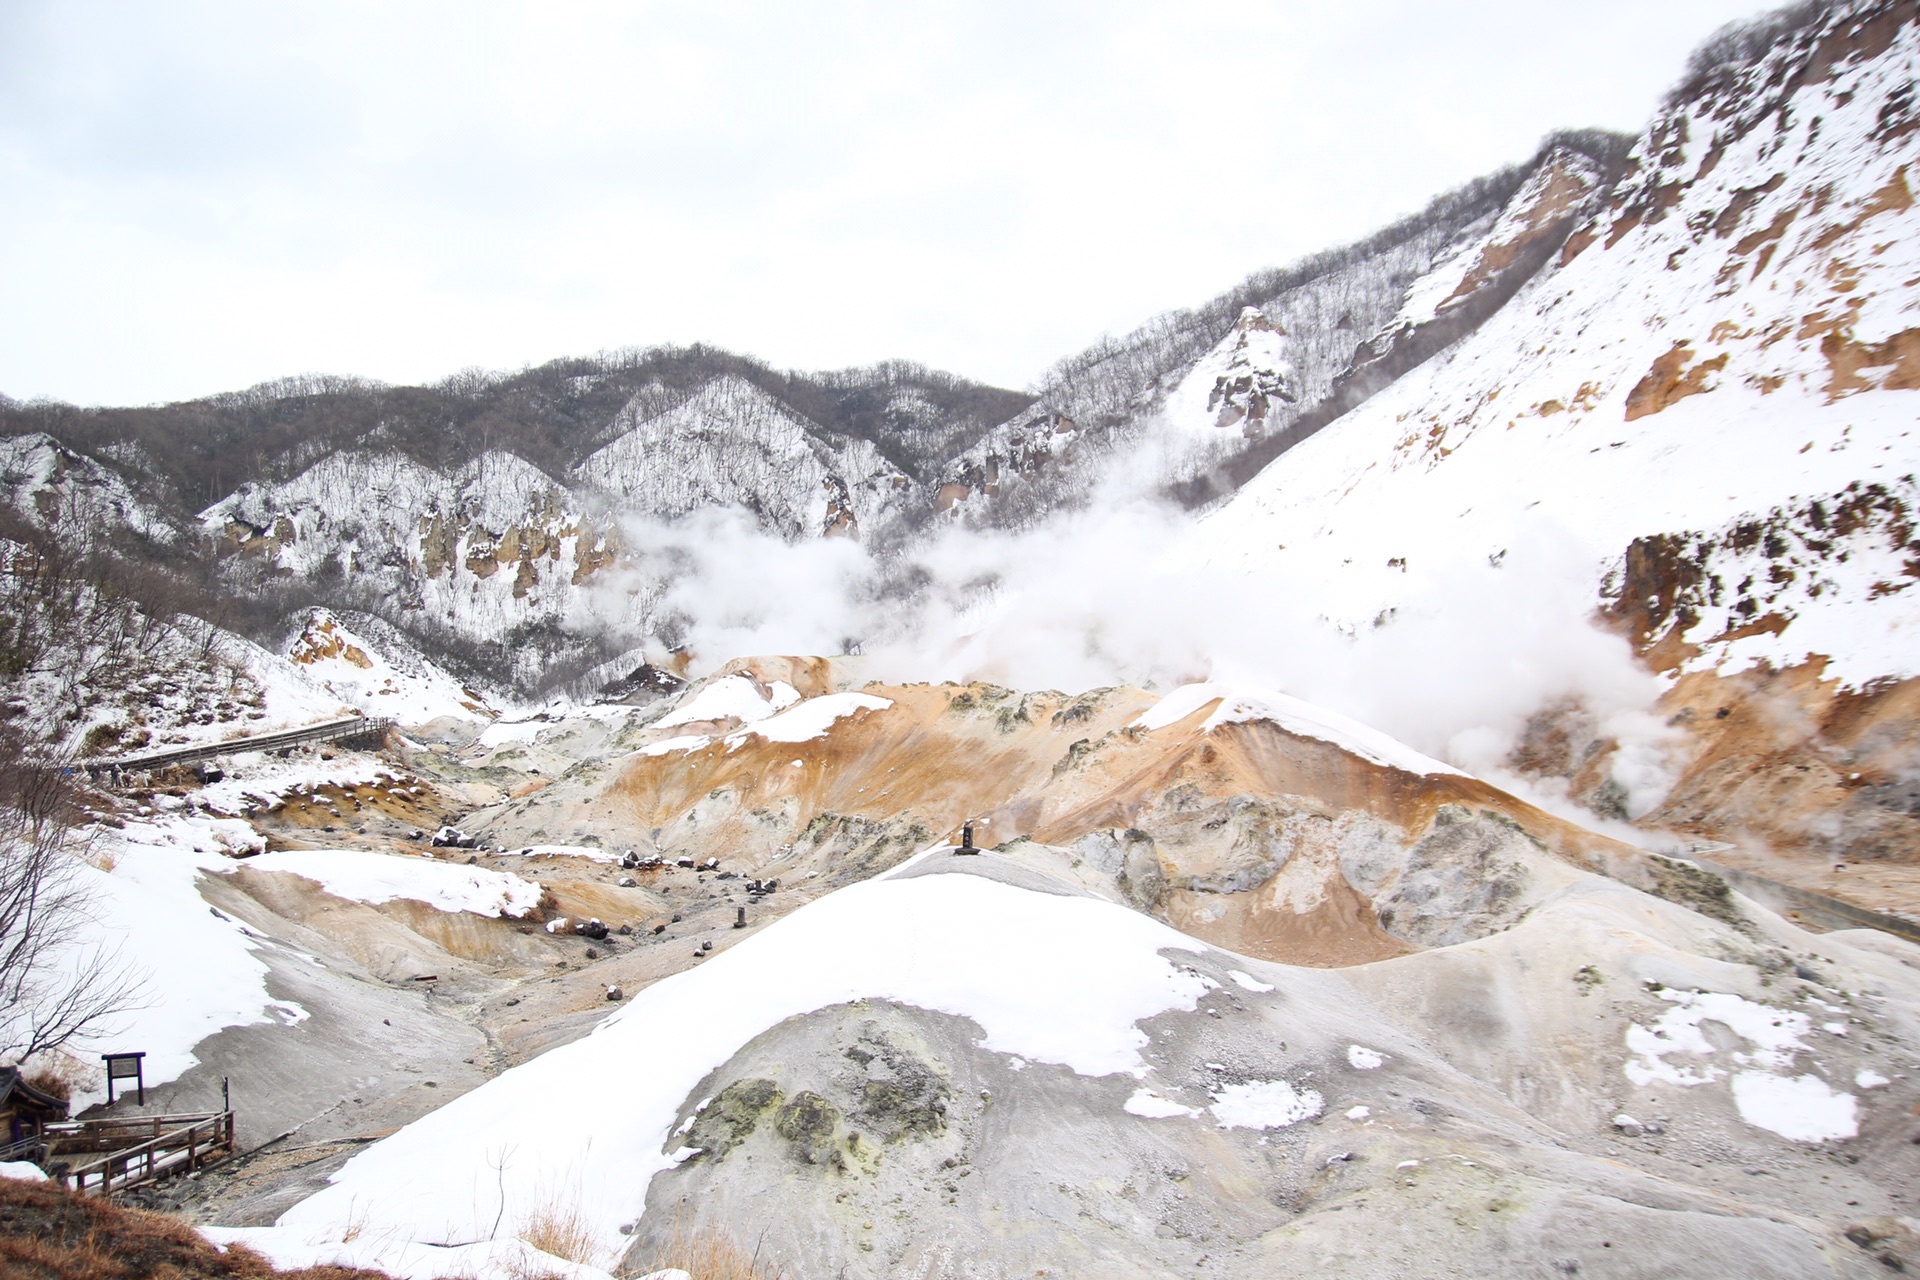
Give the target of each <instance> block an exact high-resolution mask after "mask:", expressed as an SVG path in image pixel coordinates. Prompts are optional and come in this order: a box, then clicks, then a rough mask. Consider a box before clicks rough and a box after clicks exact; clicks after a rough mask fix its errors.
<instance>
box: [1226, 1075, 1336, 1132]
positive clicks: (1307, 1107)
mask: <svg viewBox="0 0 1920 1280" xmlns="http://www.w3.org/2000/svg"><path fill="white" fill-rule="evenodd" d="M1324 1102H1325V1100H1324V1099H1322V1098H1321V1096H1320V1094H1319V1092H1318V1091H1316V1090H1313V1089H1295V1088H1294V1087H1293V1086H1292V1085H1290V1084H1288V1083H1287V1082H1286V1081H1285V1080H1255V1081H1252V1082H1251V1083H1248V1084H1230V1085H1228V1086H1226V1087H1225V1088H1224V1089H1221V1090H1220V1091H1219V1092H1218V1093H1216V1094H1214V1095H1213V1106H1211V1107H1209V1108H1208V1110H1210V1111H1212V1112H1213V1115H1214V1118H1215V1119H1216V1120H1218V1121H1219V1122H1220V1127H1221V1128H1222V1129H1284V1128H1286V1127H1287V1126H1288V1125H1290V1124H1298V1123H1299V1122H1300V1121H1302V1120H1310V1119H1312V1118H1313V1117H1314V1116H1317V1115H1319V1114H1320V1112H1321V1109H1322V1108H1323V1106H1324Z"/></svg>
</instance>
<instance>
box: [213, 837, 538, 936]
mask: <svg viewBox="0 0 1920 1280" xmlns="http://www.w3.org/2000/svg"><path fill="white" fill-rule="evenodd" d="M240 866H245V867H247V868H249V869H251V870H255V871H284V872H286V873H287V874H289V875H296V876H299V877H300V878H302V879H303V880H311V881H313V882H314V883H315V884H317V885H319V886H320V887H321V889H323V890H324V891H326V892H327V893H329V894H331V895H333V896H334V897H336V898H344V899H345V900H347V901H349V902H364V903H367V904H368V905H369V906H378V905H379V904H380V903H383V902H392V901H393V900H394V899H395V898H405V899H407V900H408V901H410V902H424V903H426V904H427V905H428V906H430V907H432V908H434V909H435V910H436V911H445V912H448V913H450V914H451V913H455V912H462V911H464V912H468V913H470V914H472V915H476V916H490V917H495V918H497V917H500V916H503V915H504V916H511V917H514V918H516V919H517V918H519V917H521V916H524V915H526V914H527V913H528V912H530V911H532V910H533V909H534V908H535V907H537V906H539V905H540V893H541V889H540V886H539V885H537V884H535V883H533V882H532V881H531V880H522V879H521V878H520V877H519V876H516V875H509V874H507V873H506V872H504V871H489V870H487V869H486V868H484V867H469V866H465V865H463V864H461V863H449V862H437V861H435V860H434V859H432V858H408V857H401V856H398V855H395V854H387V853H370V852H367V851H365V850H358V849H287V850H282V851H280V852H278V853H263V854H261V855H259V856H258V857H254V858H249V859H247V860H246V862H244V863H236V864H233V865H231V866H228V867H225V868H221V869H222V870H226V871H233V870H235V869H237V868H238V867H240Z"/></svg>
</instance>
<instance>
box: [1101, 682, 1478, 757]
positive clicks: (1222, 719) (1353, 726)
mask: <svg viewBox="0 0 1920 1280" xmlns="http://www.w3.org/2000/svg"><path fill="white" fill-rule="evenodd" d="M1216 702H1217V703H1218V704H1219V705H1218V706H1217V707H1215V708H1214V711H1213V714H1212V715H1210V716H1208V717H1207V719H1206V722H1205V723H1204V724H1202V725H1201V726H1200V731H1201V732H1202V733H1210V732H1212V731H1213V730H1214V729H1217V728H1219V727H1220V726H1221V725H1223V724H1241V723H1244V722H1246V721H1249V720H1265V721H1268V722H1270V723H1272V724H1275V725H1278V726H1279V727H1280V728H1282V729H1284V730H1286V731H1287V732H1288V733H1291V734H1295V735H1297V736H1299V737H1303V738H1317V739H1318V740H1320V741H1321V742H1330V743H1332V744H1333V745H1334V746H1336V747H1339V748H1340V749H1341V750H1342V751H1345V752H1347V753H1349V754H1351V755H1356V756H1359V757H1360V758H1361V759H1362V760H1370V761H1372V762H1373V763H1374V764H1379V765H1386V766H1387V767H1389V768H1393V769H1403V770H1405V771H1407V772H1408V773H1418V774H1459V773H1460V770H1458V769H1456V768H1454V767H1453V766H1452V765H1449V764H1442V763H1441V762H1440V761H1438V760H1435V759H1432V758H1431V757H1429V756H1424V755H1421V754H1420V753H1419V752H1418V751H1415V750H1414V749H1413V748H1412V747H1409V746H1406V745H1405V744H1403V743H1400V742H1396V741H1395V740H1394V739H1392V738H1390V737H1388V736H1387V735H1386V734H1384V733H1381V732H1380V731H1379V730H1378V729H1370V728H1368V727H1367V726H1366V725H1364V724H1361V723H1360V722H1359V721H1358V720H1353V719H1349V718H1348V717H1346V716H1343V715H1341V714H1340V713H1339V712H1337V711H1328V710H1326V709H1325V708H1323V707H1316V706H1314V705H1313V704H1312V703H1308V702H1302V701H1301V700H1300V699H1298V698H1295V697H1292V696H1290V695H1288V694H1284V693H1280V692H1278V691H1276V690H1271V689H1250V688H1241V687H1238V686H1235V685H1228V684H1190V685H1183V686H1182V687H1180V688H1178V689H1175V690H1174V691H1173V692H1172V693H1169V694H1168V695H1167V696H1166V697H1164V698H1162V699H1160V701H1159V702H1157V703H1155V704H1154V705H1153V706H1152V707H1150V708H1148V709H1147V710H1146V711H1145V712H1143V713H1142V714H1141V715H1140V717H1139V718H1138V719H1137V720H1135V721H1134V722H1133V724H1134V726H1135V727H1138V728H1142V729H1148V730H1152V729H1164V728H1166V727H1167V726H1168V725H1171V724H1178V723H1179V722H1180V721H1182V720H1185V719H1187V718H1188V717H1189V716H1192V715H1194V714H1195V713H1197V712H1199V711H1201V710H1202V709H1204V708H1205V707H1207V706H1209V705H1211V704H1213V703H1216Z"/></svg>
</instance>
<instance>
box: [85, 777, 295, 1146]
mask: <svg viewBox="0 0 1920 1280" xmlns="http://www.w3.org/2000/svg"><path fill="white" fill-rule="evenodd" d="M93 839H94V845H93V850H92V855H93V858H94V861H95V862H96V863H98V864H100V865H101V866H110V867H111V870H104V871H103V870H100V869H99V866H95V865H92V864H86V863H83V864H80V865H79V867H78V871H77V874H78V875H79V878H80V883H81V886H82V887H83V888H84V890H85V891H86V892H87V893H88V894H89V895H90V897H91V899H92V902H91V911H92V915H93V920H94V925H95V928H94V929H93V930H92V931H90V934H89V936H88V937H87V938H82V939H77V940H76V941H75V943H74V944H73V946H72V947H71V948H70V950H69V951H68V952H67V962H68V963H69V964H71V965H73V966H75V967H80V966H91V965H93V964H95V963H97V962H99V961H100V960H102V959H104V960H105V962H106V963H108V964H110V965H119V966H123V967H124V969H125V970H126V972H128V973H129V974H131V975H133V976H135V977H136V978H138V979H139V980H141V981H142V982H143V984H144V989H143V992H142V995H141V998H140V999H139V1000H138V1001H137V1002H136V1004H135V1005H134V1007H133V1008H131V1009H129V1010H128V1011H127V1012H126V1013H124V1014H121V1015H119V1016H118V1017H116V1018H115V1019H114V1020H113V1021H112V1022H111V1023H110V1024H108V1025H106V1026H104V1027H102V1028H101V1029H100V1030H99V1031H98V1033H96V1034H94V1035H92V1036H89V1037H88V1038H87V1040H86V1042H85V1043H84V1044H82V1045H80V1046H76V1047H78V1048H81V1049H83V1050H85V1051H87V1052H100V1051H105V1050H110V1049H118V1048H124V1047H126V1046H137V1047H138V1048H139V1049H141V1050H142V1051H144V1052H145V1053H146V1055H147V1056H146V1059H145V1061H144V1063H143V1064H142V1065H143V1068H144V1072H145V1077H146V1082H147V1084H148V1085H149V1086H152V1085H157V1084H165V1083H168V1082H170V1081H172V1080H175V1079H178V1078H179V1077H180V1076H181V1075H182V1074H184V1073H185V1072H186V1071H187V1070H188V1069H189V1068H191V1067H192V1066H194V1064H195V1063H196V1062H198V1061H199V1059H198V1058H196V1057H195V1056H194V1047H195V1046H196V1045H198V1044H199V1043H200V1042H201V1041H202V1040H205V1039H206V1038H207V1037H209V1036H211V1035H213V1034H214V1033H215V1032H218V1031H220V1030H222V1029H224V1028H227V1027H238V1026H248V1025H251V1024H254V1023H262V1022H280V1023H282V1024H285V1025H292V1024H293V1023H296V1022H299V1021H300V1020H302V1019H304V1018H305V1017H306V1016H307V1012H306V1010H304V1009H302V1008H300V1007H299V1006H298V1005H296V1004H293V1003H291V1002H289V1001H285V1000H276V999H274V998H273V997H272V996H271V995H269V994H268V992H267V987H266V979H267V966H266V965H265V963H263V962H262V961H261V959H260V958H259V956H258V955H257V954H256V953H257V952H258V951H260V950H261V948H263V947H265V946H270V945H273V944H272V943H270V942H268V941H267V940H265V939H263V938H261V937H260V936H259V935H258V934H256V933H254V932H253V931H252V930H251V929H249V928H247V926H245V925H243V924H241V923H240V922H238V921H236V920H233V919H231V918H230V917H228V916H226V915H224V914H221V913H219V912H217V911H213V910H211V909H209V907H208V906H207V902H206V900H205V899H204V898H203V897H202V896H201V894H200V887H199V886H200V881H201V878H202V877H203V876H205V875H207V874H209V873H219V872H223V871H227V870H230V869H231V868H232V867H234V866H235V865H238V864H236V863H235V862H234V860H233V858H231V857H230V856H228V851H229V850H234V851H248V850H253V849H257V848H259V846H260V837H259V836H258V835H256V834H255V833H254V831H253V829H252V828H251V827H249V826H248V825H247V824H246V823H244V822H240V821H237V820H234V819H228V818H210V817H204V816H199V815H184V814H164V815H157V816H155V817H153V818H152V819H150V820H145V821H130V822H128V823H127V824H126V826H125V827H124V828H123V829H120V830H113V829H110V828H100V829H96V830H95V831H94V832H93ZM105 1097H106V1090H105V1087H104V1085H102V1086H101V1087H99V1088H98V1089H97V1090H94V1089H87V1090H77V1091H76V1092H75V1095H74V1098H73V1105H74V1107H75V1109H76V1110H78V1109H80V1108H82V1107H85V1106H88V1105H90V1104H91V1103H93V1102H95V1101H103V1100H104V1099H105Z"/></svg>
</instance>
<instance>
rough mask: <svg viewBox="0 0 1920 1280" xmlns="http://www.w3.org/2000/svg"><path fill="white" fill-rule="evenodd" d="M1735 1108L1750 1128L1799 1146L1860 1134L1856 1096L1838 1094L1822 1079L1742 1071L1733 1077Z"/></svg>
mask: <svg viewBox="0 0 1920 1280" xmlns="http://www.w3.org/2000/svg"><path fill="white" fill-rule="evenodd" d="M1733 1104H1734V1106H1736V1107H1738V1108H1739V1109H1740V1118H1741V1119H1742V1120H1745V1121H1746V1122H1747V1123H1748V1124H1750V1125H1753V1126H1755V1127H1756V1128H1761V1129H1765V1130H1767V1131H1769V1132H1771V1133H1777V1134H1779V1135H1780V1136H1781V1137H1783V1138H1791V1139H1792V1140H1793V1141H1795V1142H1827V1141H1830V1140H1833V1139H1838V1138H1852V1137H1857V1136H1858V1135H1859V1133H1860V1121H1859V1116H1858V1114H1857V1110H1856V1103H1855V1100H1854V1096H1853V1095H1852V1094H1850V1093H1835V1092H1834V1091H1833V1089H1832V1088H1830V1087H1829V1086H1828V1084H1827V1082H1826V1081H1825V1080H1822V1079H1821V1078H1820V1077H1819V1076H1813V1075H1803V1076H1794V1077H1791V1078H1789V1077H1787V1076H1776V1075H1770V1074H1768V1073H1767V1072H1765V1071H1741V1072H1738V1073H1737V1074H1735V1076H1734V1077H1733Z"/></svg>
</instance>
